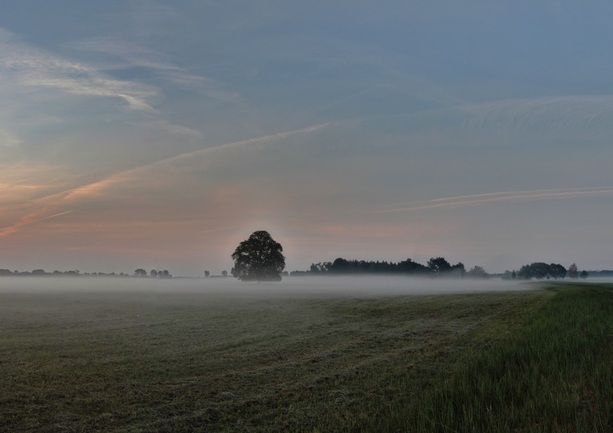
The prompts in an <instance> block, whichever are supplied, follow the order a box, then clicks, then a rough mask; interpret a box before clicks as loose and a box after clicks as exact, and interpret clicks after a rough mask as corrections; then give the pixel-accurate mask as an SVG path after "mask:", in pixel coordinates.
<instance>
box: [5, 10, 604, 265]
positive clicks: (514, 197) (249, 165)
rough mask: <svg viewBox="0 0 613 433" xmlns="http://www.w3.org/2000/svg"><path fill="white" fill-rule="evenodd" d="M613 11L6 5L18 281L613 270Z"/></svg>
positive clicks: (11, 249)
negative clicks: (255, 254)
mask: <svg viewBox="0 0 613 433" xmlns="http://www.w3.org/2000/svg"><path fill="white" fill-rule="evenodd" d="M612 20H613V3H611V2H609V1H599V0H588V1H585V2H575V1H567V0H532V1H523V0H518V1H512V2H511V1H499V0H495V1H485V0H483V1H477V0H437V1H425V0H424V1H422V0H412V1H410V2H407V1H405V0H402V1H400V0H398V1H396V0H385V1H381V2H371V1H363V0H352V1H345V0H327V1H320V0H312V1H308V2H305V1H294V0H283V1H278V0H261V1H246V0H236V1H234V0H224V1H215V0H176V1H161V0H158V1H154V0H121V1H119V0H105V1H103V2H102V1H101V2H83V1H79V0H54V1H48V0H3V3H2V14H0V268H5V269H11V270H32V269H39V268H42V269H45V270H47V271H49V272H51V271H53V270H56V269H57V270H61V271H65V270H75V269H78V270H80V271H81V272H127V273H132V272H133V271H134V269H136V268H145V269H147V270H149V269H160V270H161V269H168V270H169V271H170V272H171V273H172V274H173V275H185V276H200V275H202V274H203V272H204V270H209V271H210V272H211V273H212V274H219V273H221V271H222V270H228V271H229V270H230V269H231V267H232V260H231V257H230V255H231V254H232V252H233V251H234V249H235V248H236V246H237V245H238V243H239V242H241V241H242V240H245V239H247V238H248V237H249V235H250V234H251V233H252V232H253V231H256V230H267V231H268V232H270V234H271V235H272V237H273V238H274V239H275V240H276V241H278V242H280V243H281V244H282V245H283V247H284V253H285V256H286V264H287V267H286V269H287V270H289V271H292V270H305V269H308V268H309V266H310V264H311V263H315V262H320V261H333V260H334V259H335V258H337V257H343V258H346V259H358V260H388V261H400V260H405V259H407V258H411V259H412V260H414V261H418V262H420V263H425V262H427V260H428V259H429V258H431V257H438V256H442V257H445V258H446V259H447V260H448V261H450V262H452V263H457V262H462V263H464V264H465V266H466V267H467V269H469V268H471V267H473V266H476V265H478V266H482V267H484V268H485V270H486V271H489V272H502V271H504V270H507V269H519V267H521V266H522V265H524V264H527V263H532V262H536V261H544V262H547V263H552V262H553V263H561V264H562V265H564V266H566V267H568V266H569V265H570V264H571V263H577V265H578V267H579V269H588V270H591V269H594V270H595V269H613V254H612V253H613V220H612V219H611V215H613V166H612V162H613V56H611V47H610V45H611V41H612V40H613V26H611V25H610V23H611V22H612Z"/></svg>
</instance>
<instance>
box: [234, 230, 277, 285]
mask: <svg viewBox="0 0 613 433" xmlns="http://www.w3.org/2000/svg"><path fill="white" fill-rule="evenodd" d="M232 259H233V260H234V267H233V268H232V271H231V272H232V275H233V276H234V277H235V278H238V279H239V280H241V281H280V280H281V272H282V271H283V269H284V268H285V256H284V255H283V247H282V246H281V244H280V243H278V242H276V241H275V240H274V239H273V238H272V237H271V236H270V234H269V233H268V232H267V231H264V230H260V231H257V232H253V233H252V234H251V236H249V239H247V240H246V241H242V242H241V243H240V244H239V245H238V247H236V250H234V253H232Z"/></svg>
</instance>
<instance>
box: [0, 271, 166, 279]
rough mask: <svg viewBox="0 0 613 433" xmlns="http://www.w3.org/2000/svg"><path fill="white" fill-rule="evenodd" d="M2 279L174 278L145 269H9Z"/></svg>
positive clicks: (163, 272)
mask: <svg viewBox="0 0 613 433" xmlns="http://www.w3.org/2000/svg"><path fill="white" fill-rule="evenodd" d="M0 277H118V278H130V277H137V278H143V277H150V278H172V275H171V274H170V272H168V271H167V270H163V271H156V270H155V269H152V270H151V271H150V272H149V273H147V271H145V270H144V269H137V270H135V271H134V274H132V275H130V274H126V273H123V272H121V273H118V274H117V273H115V272H110V273H104V272H91V273H89V272H85V273H81V272H80V271H78V270H74V271H53V272H46V271H45V270H44V269H34V270H33V271H23V272H22V271H11V270H9V269H0Z"/></svg>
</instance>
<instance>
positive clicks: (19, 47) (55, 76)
mask: <svg viewBox="0 0 613 433" xmlns="http://www.w3.org/2000/svg"><path fill="white" fill-rule="evenodd" d="M0 53H2V55H1V56H0V72H1V74H0V79H8V80H10V82H11V83H13V84H17V85H19V86H21V87H22V89H23V90H25V91H29V90H33V89H53V90H58V91H60V92H64V93H67V94H72V95H80V96H100V97H110V98H119V99H121V100H123V101H125V102H126V103H127V104H128V106H129V107H130V108H132V109H135V110H143V111H149V112H154V111H155V110H154V109H153V107H151V105H149V103H148V102H147V99H148V98H150V97H153V96H155V95H156V94H157V89H155V88H153V87H151V86H147V85H144V84H142V83H137V82H132V81H126V80H118V79H115V78H111V77H109V76H108V75H105V74H104V73H102V72H101V71H99V70H97V69H96V68H94V67H91V66H89V65H87V64H84V63H81V62H76V61H71V60H68V59H65V58H62V57H60V56H57V55H53V54H51V53H48V52H46V51H43V50H41V49H38V48H35V47H32V46H30V45H28V44H26V43H24V42H22V41H20V40H19V38H18V37H16V36H15V35H14V34H13V33H11V32H9V31H7V30H5V29H2V28H0Z"/></svg>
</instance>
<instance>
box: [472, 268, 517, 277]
mask: <svg viewBox="0 0 613 433" xmlns="http://www.w3.org/2000/svg"><path fill="white" fill-rule="evenodd" d="M507 272H508V275H509V277H508V278H507V279H510V278H511V273H510V272H509V271H507ZM505 275H506V273H505ZM466 276H467V277H469V278H483V279H487V278H489V277H490V276H489V274H488V273H487V272H485V269H483V268H482V267H481V266H475V267H474V268H472V269H471V270H470V271H468V272H466ZM503 278H504V277H503Z"/></svg>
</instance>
